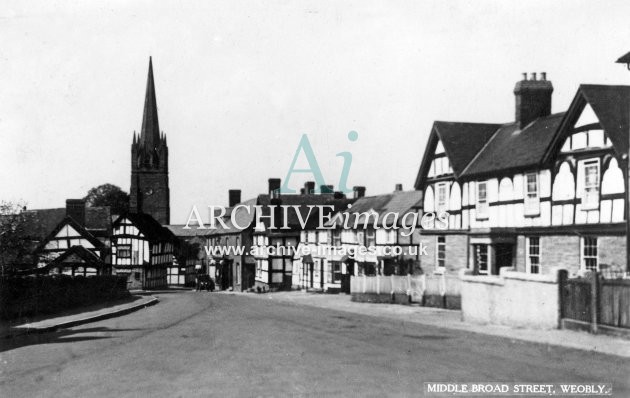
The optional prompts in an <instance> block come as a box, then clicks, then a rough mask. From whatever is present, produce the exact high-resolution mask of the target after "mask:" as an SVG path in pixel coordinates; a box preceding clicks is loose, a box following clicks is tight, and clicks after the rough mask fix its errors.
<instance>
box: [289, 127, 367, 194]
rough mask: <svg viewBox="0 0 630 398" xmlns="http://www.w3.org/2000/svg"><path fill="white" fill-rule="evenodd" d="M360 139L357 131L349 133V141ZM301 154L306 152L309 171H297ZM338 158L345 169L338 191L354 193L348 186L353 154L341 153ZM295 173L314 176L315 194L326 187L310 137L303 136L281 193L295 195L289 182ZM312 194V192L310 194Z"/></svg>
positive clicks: (342, 172) (342, 171)
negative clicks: (296, 165) (341, 160)
mask: <svg viewBox="0 0 630 398" xmlns="http://www.w3.org/2000/svg"><path fill="white" fill-rule="evenodd" d="M358 139H359V134H358V133H357V132H356V131H350V132H349V133H348V140H350V141H351V142H354V141H356V140H358ZM300 152H304V155H305V156H306V161H307V162H308V166H309V168H308V169H296V168H295V164H296V163H297V160H298V158H299V156H300ZM336 156H338V157H339V156H340V157H341V158H343V168H342V169H341V175H340V176H339V185H338V187H339V188H338V190H339V191H341V192H343V193H349V192H352V190H351V189H348V187H347V186H346V185H347V183H348V174H350V166H351V165H352V154H351V153H350V152H340V153H338V154H337V155H336ZM293 173H310V174H312V175H313V178H314V179H315V183H316V184H315V187H316V188H315V193H320V187H321V186H323V185H326V183H325V182H324V176H323V175H322V171H321V169H320V168H319V164H318V163H317V158H316V157H315V152H313V147H312V146H311V142H310V141H309V140H308V136H307V135H306V134H302V138H301V139H300V143H299V144H298V147H297V150H296V151H295V155H294V156H293V161H292V162H291V166H290V167H289V172H288V173H287V176H286V177H285V179H284V183H283V184H282V187H280V193H295V192H296V191H295V190H294V189H291V188H289V182H290V179H291V175H292V174H293ZM309 193H310V192H309Z"/></svg>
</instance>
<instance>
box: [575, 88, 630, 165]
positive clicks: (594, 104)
mask: <svg viewBox="0 0 630 398" xmlns="http://www.w3.org/2000/svg"><path fill="white" fill-rule="evenodd" d="M578 93H581V94H583V95H584V98H585V99H586V101H587V102H588V103H589V104H590V105H591V108H593V111H594V112H595V115H597V118H598V119H599V122H600V123H601V125H602V128H603V129H604V131H605V132H606V134H608V138H610V141H612V143H613V146H614V147H615V149H616V150H617V151H618V152H619V153H620V154H622V153H626V152H627V151H628V128H629V126H630V124H629V123H628V118H629V113H630V86H604V85H594V84H583V85H581V86H580V88H579V89H578Z"/></svg>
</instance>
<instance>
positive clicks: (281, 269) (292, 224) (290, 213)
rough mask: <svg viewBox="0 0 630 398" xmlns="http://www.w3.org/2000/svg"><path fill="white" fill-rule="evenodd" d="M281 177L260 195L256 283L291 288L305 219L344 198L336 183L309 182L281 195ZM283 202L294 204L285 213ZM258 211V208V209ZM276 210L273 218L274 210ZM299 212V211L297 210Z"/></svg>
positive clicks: (310, 219) (313, 219)
mask: <svg viewBox="0 0 630 398" xmlns="http://www.w3.org/2000/svg"><path fill="white" fill-rule="evenodd" d="M280 183H281V181H280V179H278V178H271V179H269V193H268V194H266V195H259V196H258V201H257V204H258V205H259V206H260V207H259V208H258V209H260V211H261V212H262V215H261V217H258V215H256V217H255V220H259V221H260V222H256V224H255V227H254V234H253V239H254V243H253V247H254V250H255V253H254V258H255V260H256V277H255V281H256V287H257V288H260V289H263V290H275V289H290V288H291V286H292V284H293V268H294V267H293V261H294V256H295V253H296V250H297V247H298V245H299V243H300V237H301V232H302V230H303V229H304V228H305V225H303V224H304V223H310V222H317V218H318V217H319V216H318V214H319V213H317V210H315V209H316V206H333V207H334V203H335V201H337V200H341V199H344V198H345V195H343V194H342V193H340V192H336V193H335V192H333V187H332V186H329V185H326V186H322V187H320V189H319V190H318V192H321V193H315V183H314V182H312V181H309V182H306V183H305V185H304V188H302V189H301V192H300V193H299V194H293V195H281V194H279V190H280ZM282 206H291V207H290V208H289V209H288V210H287V212H286V214H285V212H284V209H283V207H282ZM257 211H258V210H257ZM272 212H273V222H272V221H271V217H272V216H271V213H272ZM298 213H299V214H298Z"/></svg>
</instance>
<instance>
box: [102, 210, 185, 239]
mask: <svg viewBox="0 0 630 398" xmlns="http://www.w3.org/2000/svg"><path fill="white" fill-rule="evenodd" d="M123 218H127V219H129V221H131V222H132V223H133V225H135V226H136V227H137V228H138V230H140V232H142V233H143V234H144V236H146V237H147V238H149V239H151V240H159V241H175V240H176V237H175V235H173V233H172V232H171V230H170V229H168V228H166V227H164V226H162V224H160V223H159V222H158V221H157V220H156V219H155V218H153V217H152V216H151V215H149V214H145V213H128V214H124V215H121V216H120V217H119V218H118V220H116V221H115V222H114V226H116V225H118V224H119V223H120V221H121V220H122V219H123Z"/></svg>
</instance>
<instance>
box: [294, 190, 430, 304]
mask: <svg viewBox="0 0 630 398" xmlns="http://www.w3.org/2000/svg"><path fill="white" fill-rule="evenodd" d="M364 195H365V188H364V187H354V198H353V199H345V200H343V201H340V202H339V204H338V205H337V206H336V207H335V212H334V214H333V215H332V216H331V218H330V220H329V221H328V222H327V223H326V225H325V226H326V228H327V229H316V228H315V227H316V226H317V224H315V225H313V226H307V228H306V229H305V230H303V231H301V239H300V246H299V247H298V250H297V251H296V254H295V256H294V259H293V266H294V268H293V287H294V288H298V289H313V290H321V291H326V292H345V293H350V276H358V275H366V276H371V275H377V274H378V275H407V274H410V273H411V274H413V273H414V272H418V268H419V260H420V252H419V250H417V249H418V246H419V244H420V232H419V228H414V229H413V231H411V230H407V231H405V230H404V229H403V228H401V225H402V219H403V217H404V215H405V214H407V213H410V212H416V213H420V211H421V206H422V192H420V191H410V192H404V191H402V185H400V184H398V185H397V186H396V190H395V191H394V192H393V193H391V194H385V195H378V196H371V197H365V196H364ZM387 214H390V216H387ZM392 214H396V215H397V218H396V220H395V221H394V217H393V216H392ZM384 223H385V225H387V227H388V228H384ZM392 225H395V226H396V228H390V227H391V226H392ZM398 248H400V252H399V253H397V252H396V250H395V249H398ZM414 248H415V249H414Z"/></svg>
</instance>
